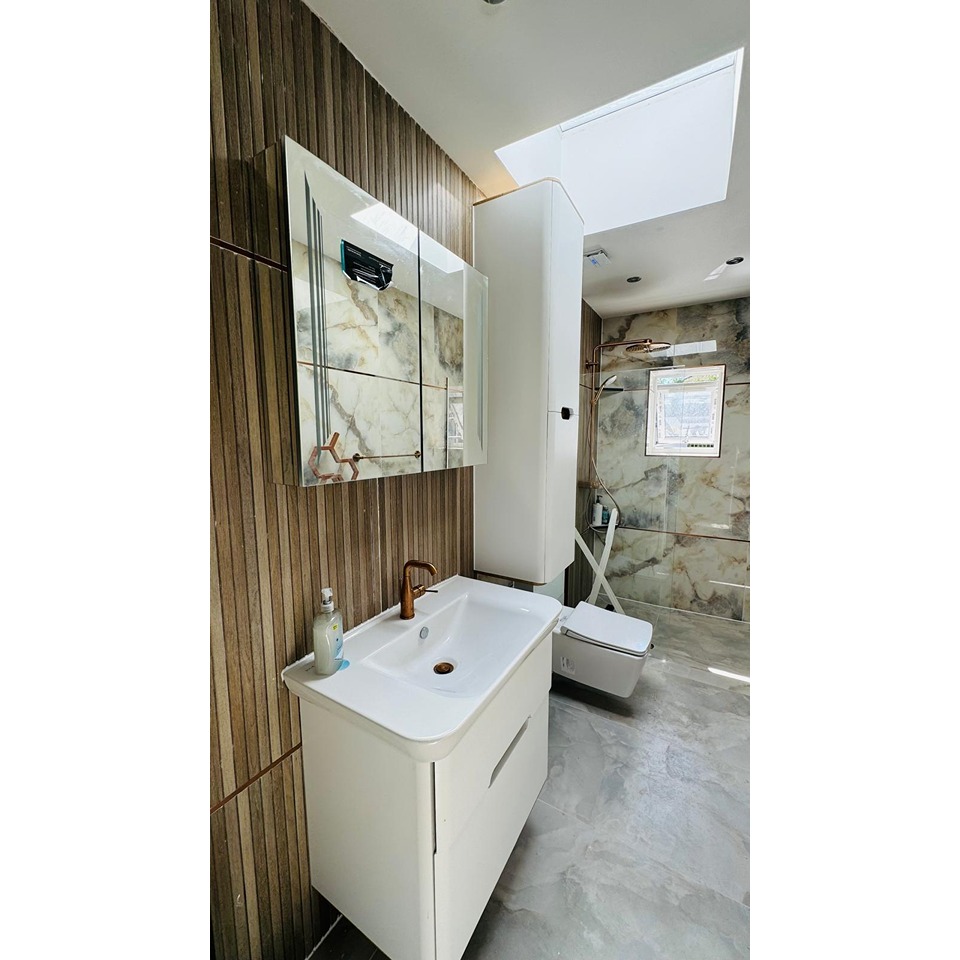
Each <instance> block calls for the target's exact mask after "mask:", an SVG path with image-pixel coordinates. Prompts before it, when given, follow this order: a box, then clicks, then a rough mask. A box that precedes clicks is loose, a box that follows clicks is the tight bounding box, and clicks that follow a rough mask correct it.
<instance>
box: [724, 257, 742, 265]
mask: <svg viewBox="0 0 960 960" xmlns="http://www.w3.org/2000/svg"><path fill="white" fill-rule="evenodd" d="M727 263H729V264H730V266H731V267H732V266H733V265H734V264H735V263H743V257H731V258H730V259H729V260H728V261H727Z"/></svg>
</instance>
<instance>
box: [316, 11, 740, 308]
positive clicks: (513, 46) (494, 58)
mask: <svg viewBox="0 0 960 960" xmlns="http://www.w3.org/2000/svg"><path fill="white" fill-rule="evenodd" d="M306 2H307V4H308V5H309V6H310V7H311V9H313V10H314V11H315V12H316V13H317V15H318V16H320V18H321V19H322V20H323V21H324V22H325V23H327V25H328V26H329V27H330V28H331V29H332V30H333V32H334V33H335V34H336V35H337V36H338V37H339V38H340V40H341V41H342V42H343V43H344V44H345V45H346V46H347V48H348V49H349V50H350V51H351V52H352V53H353V54H354V56H356V57H357V58H358V59H359V60H360V62H361V63H362V64H363V65H364V67H365V68H366V69H367V70H368V71H369V72H370V73H371V74H372V75H373V76H374V77H376V79H377V80H378V81H379V82H380V83H381V84H383V86H384V87H385V88H386V89H387V90H388V91H389V92H390V94H391V95H392V96H393V97H394V98H396V100H397V101H398V102H399V103H400V104H401V106H402V107H403V108H404V109H405V110H407V112H408V113H410V115H411V116H412V117H413V118H414V119H415V120H416V121H417V122H418V123H419V124H420V126H422V127H423V129H424V130H425V131H426V132H427V133H428V134H429V135H430V136H431V137H433V139H434V140H436V141H437V143H438V144H440V146H441V147H442V148H443V149H444V150H445V151H446V152H447V153H448V154H449V155H450V156H451V157H452V158H453V160H454V161H455V162H456V163H457V164H458V165H459V166H460V167H461V168H462V169H463V170H464V171H465V172H466V173H467V175H468V176H470V177H471V179H473V180H474V181H475V182H476V184H477V185H478V186H479V187H480V189H481V190H482V191H483V192H484V193H485V194H486V195H487V196H493V195H495V194H497V193H503V192H504V191H507V190H511V189H513V188H514V187H515V186H516V184H515V183H514V181H513V179H512V178H511V177H510V175H509V174H508V173H507V171H506V169H505V168H504V167H503V166H502V164H501V163H500V161H499V160H498V159H497V157H496V156H495V154H494V151H495V150H496V149H497V148H499V147H502V146H505V145H506V144H509V143H513V142H514V141H515V140H519V139H521V138H523V137H526V136H529V135H531V134H534V133H537V132H539V131H540V130H543V129H545V128H546V127H549V126H553V125H555V124H559V123H562V122H563V121H565V120H568V119H570V118H571V117H575V116H577V115H579V114H581V113H586V112H587V111H588V110H592V109H593V108H595V107H598V106H600V105H602V104H605V103H608V102H609V101H611V100H616V99H619V98H620V97H623V96H626V95H627V94H630V93H633V92H634V91H636V90H639V89H640V88H642V87H645V86H649V85H650V84H653V83H656V82H658V81H661V80H664V79H666V78H668V77H672V76H674V75H675V74H678V73H681V72H683V71H684V70H688V69H690V68H692V67H695V66H698V65H699V64H701V63H705V62H706V61H708V60H711V59H713V58H715V57H718V56H720V55H722V54H725V53H729V52H730V51H732V50H735V49H737V48H738V47H744V48H745V51H744V66H743V75H742V79H741V87H740V99H739V105H738V111H737V126H736V135H735V137H734V145H733V156H732V159H731V165H730V181H729V186H728V191H727V197H726V199H725V200H723V201H721V202H719V203H713V204H710V205H708V206H705V207H700V208H697V209H695V210H687V211H684V212H682V213H676V214H671V215H670V216H667V217H660V218H658V219H656V220H648V221H646V222H644V223H640V224H634V225H631V226H626V227H620V228H618V229H616V230H611V231H607V232H605V233H599V234H593V235H592V236H590V237H586V238H585V239H584V250H585V251H586V250H591V249H594V248H596V247H598V246H599V247H603V249H604V250H605V251H606V252H607V254H608V256H609V257H610V259H611V263H610V264H609V265H608V266H606V267H599V268H594V267H587V268H586V269H585V271H584V282H583V296H584V299H585V300H586V301H587V302H588V303H589V304H590V306H592V307H593V309H594V310H596V311H597V312H598V313H599V314H600V316H601V317H605V318H606V317H615V316H621V315H623V314H627V313H635V312H641V311H646V310H656V309H660V308H662V307H669V306H677V305H681V304H688V303H699V302H704V301H709V300H724V299H728V298H730V297H737V296H745V295H746V294H748V293H749V287H750V284H749V270H750V251H749V226H750V224H749V216H750V208H749V133H750V129H749V115H750V48H749V43H748V33H749V0H727V2H724V3H722V4H721V3H717V2H716V0H647V2H644V3H640V2H639V0H593V2H580V3H573V2H572V0H562V2H557V0H504V2H503V3H501V4H498V5H495V6H492V5H490V4H487V3H484V2H483V0H402V2H399V0H306ZM735 256H740V257H743V258H744V262H743V263H741V264H739V265H737V266H735V267H728V268H727V269H726V270H725V271H724V273H723V274H722V275H721V276H720V277H719V279H717V280H715V281H712V282H710V283H704V282H703V278H704V277H705V276H707V274H709V273H710V272H711V271H712V270H714V269H715V268H716V267H717V266H718V265H719V264H721V263H723V262H724V261H725V260H727V259H729V258H731V257H735ZM636 275H639V276H641V277H642V278H643V279H642V280H641V281H640V282H639V283H627V282H626V278H627V277H628V276H636Z"/></svg>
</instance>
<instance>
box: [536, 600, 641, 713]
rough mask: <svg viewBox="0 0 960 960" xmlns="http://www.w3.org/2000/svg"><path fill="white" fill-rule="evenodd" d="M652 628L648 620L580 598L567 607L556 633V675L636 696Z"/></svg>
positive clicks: (554, 639) (554, 654) (554, 670)
mask: <svg viewBox="0 0 960 960" xmlns="http://www.w3.org/2000/svg"><path fill="white" fill-rule="evenodd" d="M652 636H653V627H652V626H651V625H650V624H649V623H647V621H646V620H637V619H635V618H634V617H626V616H624V615H623V614H620V613H615V612H614V611H612V610H602V609H601V608H600V607H595V606H594V605H593V604H592V603H587V602H586V601H585V600H581V601H580V603H578V604H577V606H576V607H575V608H574V607H564V608H563V611H562V613H561V614H560V620H559V622H558V623H557V625H556V627H555V628H554V630H553V672H554V673H556V674H559V675H560V676H561V677H569V678H570V679H571V680H576V681H577V682H578V683H582V684H585V685H586V686H588V687H595V688H596V689H597V690H603V691H604V692H605V693H612V694H613V695H614V696H617V697H629V696H630V694H631V693H633V690H634V687H636V685H637V681H638V680H639V679H640V673H641V672H642V670H643V665H644V664H645V663H646V662H647V652H648V651H649V649H650V638H651V637H652Z"/></svg>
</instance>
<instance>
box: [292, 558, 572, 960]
mask: <svg viewBox="0 0 960 960" xmlns="http://www.w3.org/2000/svg"><path fill="white" fill-rule="evenodd" d="M560 610H561V606H560V604H559V603H558V602H557V601H556V600H555V599H553V598H551V597H545V596H539V595H536V594H530V593H525V592H521V591H517V590H511V589H509V588H506V587H501V586H497V585H495V584H491V583H483V582H480V581H478V580H470V579H467V578H465V577H459V576H456V577H451V578H450V579H448V580H445V581H443V582H442V583H440V584H439V585H438V592H437V593H436V594H427V595H426V596H423V597H421V598H420V599H418V600H417V601H416V607H415V614H414V617H413V619H412V620H401V619H400V616H399V607H393V608H391V609H390V610H387V611H385V612H384V613H382V614H380V615H379V616H378V617H375V618H374V619H372V620H369V621H368V622H367V623H365V624H362V625H361V626H359V627H357V628H355V629H353V630H350V631H349V632H348V633H347V634H346V636H345V638H344V647H343V652H344V657H345V659H346V660H348V661H349V666H346V667H344V668H342V669H341V670H340V671H339V672H338V673H335V674H334V675H333V676H330V677H320V676H318V675H317V674H316V673H314V671H313V655H312V654H310V655H309V656H307V657H305V658H304V659H303V660H300V661H298V662H297V663H295V664H293V665H291V666H289V667H287V668H286V669H285V670H284V671H283V679H284V681H285V683H286V684H287V686H288V687H289V688H290V690H291V691H292V692H293V693H295V694H296V695H297V696H298V697H299V698H300V726H301V733H302V739H303V769H304V790H305V795H306V804H307V810H306V818H307V833H308V838H309V854H310V879H311V883H312V884H313V886H314V887H315V888H316V889H317V890H318V891H319V892H320V893H321V894H322V895H323V896H324V897H326V898H327V899H328V900H329V901H330V902H331V903H332V904H333V905H334V906H335V907H336V908H337V909H338V910H340V911H341V912H342V913H343V914H344V915H345V916H346V917H347V918H348V919H349V920H350V922H351V923H353V924H354V925H355V926H357V927H358V928H359V929H360V930H361V931H362V932H363V933H364V934H365V935H366V936H367V937H369V938H370V940H372V941H373V942H374V943H375V944H376V945H377V946H378V947H379V948H380V949H381V950H382V951H383V952H384V953H385V954H387V956H388V957H390V958H391V960H459V958H460V957H461V956H462V954H463V951H464V950H465V949H466V946H467V943H468V942H469V940H470V937H471V935H472V934H473V931H474V928H475V927H476V924H477V921H478V920H479V918H480V914H481V913H482V912H483V908H484V906H485V905H486V903H487V901H488V899H489V897H490V894H491V893H492V891H493V888H494V886H495V884H496V882H497V878H498V877H499V876H500V873H501V871H502V870H503V867H504V864H505V863H506V861H507V858H508V857H509V855H510V852H511V851H512V850H513V847H514V844H515V843H516V841H517V837H518V836H519V834H520V830H521V829H522V827H523V824H524V822H525V821H526V819H527V816H528V815H529V813H530V810H531V809H532V807H533V804H534V802H535V801H536V799H537V795H538V794H539V792H540V788H541V787H542V786H543V783H544V781H545V780H546V776H547V715H548V704H547V693H548V691H549V689H550V678H551V632H552V630H553V627H554V625H555V624H556V623H557V620H558V617H559V614H560ZM438 665H440V666H439V667H438ZM437 667H438V669H439V671H440V672H437V670H435V668H437ZM451 668H452V669H451Z"/></svg>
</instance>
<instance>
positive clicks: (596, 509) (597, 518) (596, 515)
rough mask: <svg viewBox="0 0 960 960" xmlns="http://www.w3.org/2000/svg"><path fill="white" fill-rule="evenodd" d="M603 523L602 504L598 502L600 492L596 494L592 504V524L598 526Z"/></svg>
mask: <svg viewBox="0 0 960 960" xmlns="http://www.w3.org/2000/svg"><path fill="white" fill-rule="evenodd" d="M602 523H603V504H602V503H601V502H600V494H597V502H596V503H595V504H594V505H593V525H594V526H595V527H599V526H600V524H602Z"/></svg>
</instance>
